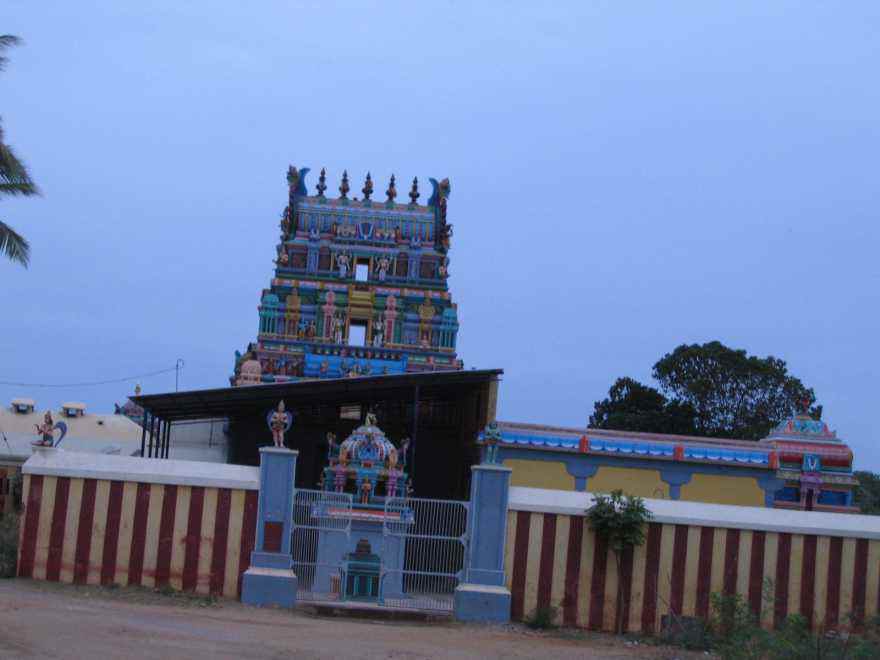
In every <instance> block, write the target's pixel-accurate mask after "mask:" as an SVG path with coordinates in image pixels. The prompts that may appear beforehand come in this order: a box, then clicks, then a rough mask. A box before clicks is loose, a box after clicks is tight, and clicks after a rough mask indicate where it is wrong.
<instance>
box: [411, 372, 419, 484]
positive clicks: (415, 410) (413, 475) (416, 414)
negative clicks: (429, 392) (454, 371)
mask: <svg viewBox="0 0 880 660" xmlns="http://www.w3.org/2000/svg"><path fill="white" fill-rule="evenodd" d="M419 394H420V390H419V386H418V385H416V386H415V389H414V390H413V421H412V442H411V445H412V448H411V449H410V450H409V451H410V460H409V478H410V481H411V482H414V481H415V478H416V446H417V442H416V441H417V440H418V436H419V398H420V397H419Z"/></svg>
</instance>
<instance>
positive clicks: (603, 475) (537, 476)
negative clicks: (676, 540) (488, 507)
mask: <svg viewBox="0 0 880 660" xmlns="http://www.w3.org/2000/svg"><path fill="white" fill-rule="evenodd" d="M504 465H505V466H507V467H509V468H511V469H512V470H513V474H512V477H511V482H510V483H511V485H512V486H525V487H527V488H550V489H553V490H575V488H576V487H575V478H574V477H573V476H572V475H570V474H569V473H568V471H567V470H566V467H565V463H563V462H562V461H544V460H528V459H522V458H506V459H504ZM734 470H735V468H732V471H734ZM618 488H619V489H621V490H623V491H624V492H625V493H627V494H629V495H638V496H639V497H647V498H659V499H670V489H669V485H668V484H667V483H666V482H664V481H663V479H662V478H661V477H660V470H659V469H648V468H635V467H618V466H609V465H604V466H601V467H599V468H598V470H597V471H596V474H595V475H594V476H592V477H590V478H588V479H587V490H588V491H590V492H596V493H609V492H611V491H613V490H616V489H618ZM678 499H681V500H688V501H692V502H710V503H713V504H738V505H741V506H764V491H763V490H762V489H761V488H760V486H758V483H757V480H756V479H755V478H754V477H753V476H747V475H742V476H738V475H736V474H732V475H710V474H699V473H698V472H697V473H695V474H694V475H693V476H692V477H691V479H690V481H689V482H688V483H686V484H684V485H682V486H681V490H680V493H679V498H678Z"/></svg>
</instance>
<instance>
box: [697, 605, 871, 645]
mask: <svg viewBox="0 0 880 660" xmlns="http://www.w3.org/2000/svg"><path fill="white" fill-rule="evenodd" d="M708 627H709V630H710V643H711V648H712V650H713V651H714V652H715V653H717V654H718V655H719V656H720V657H721V658H723V659H724V660H792V659H795V658H797V659H798V660H800V659H801V658H803V659H804V660H856V659H861V658H878V657H880V635H878V631H880V628H878V622H877V621H869V622H866V624H865V625H864V626H863V630H862V632H861V633H860V634H858V635H855V634H849V633H845V632H844V633H837V632H836V631H829V630H825V629H824V628H823V627H821V626H819V627H818V629H811V628H810V626H809V625H807V621H806V619H804V617H802V616H800V615H792V616H789V617H788V618H787V619H786V620H785V622H784V623H783V625H782V626H781V627H780V628H779V629H778V630H764V629H763V628H761V626H760V624H759V622H758V620H757V618H756V617H755V615H754V613H753V612H752V611H751V608H750V607H749V605H748V603H747V602H746V601H745V600H744V599H743V597H742V596H740V595H738V594H737V595H729V596H727V595H721V594H712V616H711V618H710V621H709V626H708Z"/></svg>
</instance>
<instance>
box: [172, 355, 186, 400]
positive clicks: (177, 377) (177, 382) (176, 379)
mask: <svg viewBox="0 0 880 660" xmlns="http://www.w3.org/2000/svg"><path fill="white" fill-rule="evenodd" d="M183 365H184V362H183V360H182V359H181V358H177V362H176V363H175V364H174V391H175V392H177V390H178V388H179V386H180V370H181V369H182V368H183Z"/></svg>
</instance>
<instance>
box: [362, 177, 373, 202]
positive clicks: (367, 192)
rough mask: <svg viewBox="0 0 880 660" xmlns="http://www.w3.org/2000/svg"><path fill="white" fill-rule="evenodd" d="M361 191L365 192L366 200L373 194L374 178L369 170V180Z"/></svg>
mask: <svg viewBox="0 0 880 660" xmlns="http://www.w3.org/2000/svg"><path fill="white" fill-rule="evenodd" d="M361 192H362V193H364V201H365V202H369V201H370V195H372V194H373V180H372V179H371V178H370V173H369V172H367V180H366V181H364V187H363V188H361Z"/></svg>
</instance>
